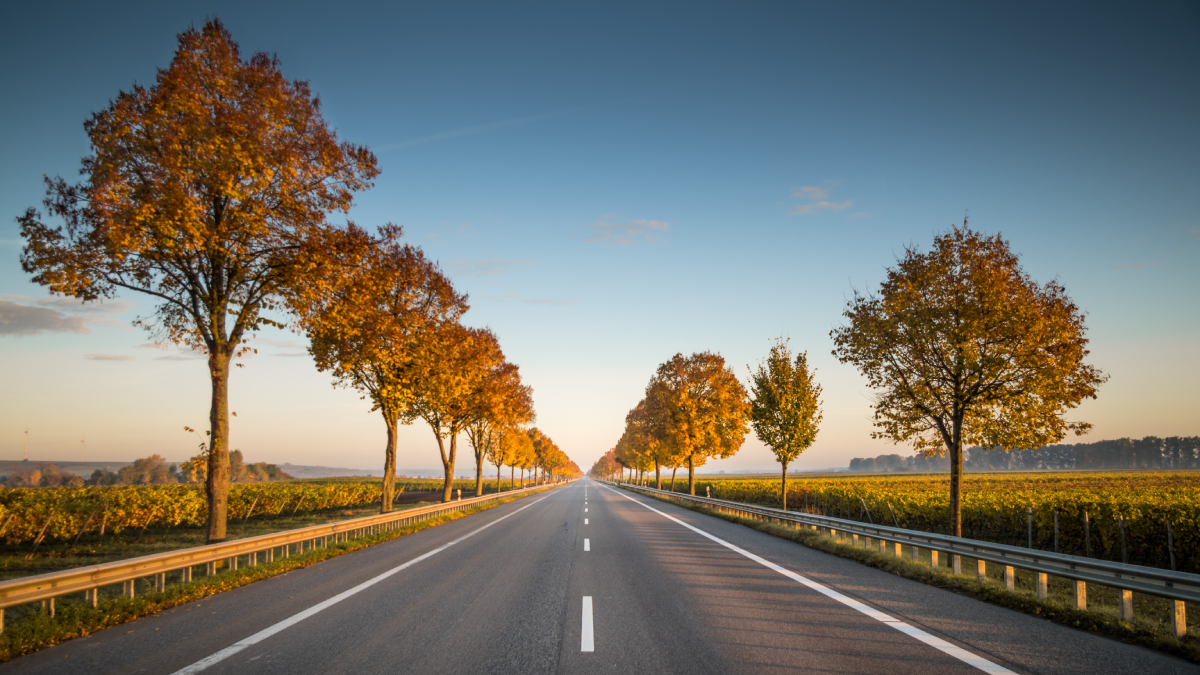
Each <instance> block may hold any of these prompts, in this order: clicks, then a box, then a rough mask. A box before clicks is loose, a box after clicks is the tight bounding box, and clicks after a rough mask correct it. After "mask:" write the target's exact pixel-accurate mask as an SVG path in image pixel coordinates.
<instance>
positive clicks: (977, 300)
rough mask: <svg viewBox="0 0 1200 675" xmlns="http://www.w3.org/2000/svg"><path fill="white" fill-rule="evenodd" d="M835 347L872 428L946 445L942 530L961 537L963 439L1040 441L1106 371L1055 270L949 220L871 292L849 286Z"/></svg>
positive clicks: (1015, 445) (1029, 444)
mask: <svg viewBox="0 0 1200 675" xmlns="http://www.w3.org/2000/svg"><path fill="white" fill-rule="evenodd" d="M845 316H846V318H847V319H849V321H850V323H849V325H846V326H842V327H840V328H836V329H834V330H833V331H832V332H831V333H830V336H831V337H832V338H833V343H834V346H835V348H834V350H833V354H834V356H836V357H837V358H838V359H839V360H840V361H842V362H843V363H850V364H853V365H854V366H856V367H857V368H858V370H859V372H861V373H862V374H863V375H864V376H866V378H867V383H868V384H869V385H870V386H871V387H872V388H874V389H877V390H878V391H879V393H878V394H876V397H875V403H874V406H873V407H874V409H875V426H876V428H877V429H878V431H875V432H872V434H871V436H872V437H873V438H887V439H891V440H893V441H895V442H897V443H900V442H907V443H912V444H913V447H914V449H916V450H917V451H918V452H923V453H925V454H927V455H936V454H941V453H943V452H948V453H949V454H950V522H949V526H950V533H951V534H953V535H954V536H956V537H959V536H962V476H963V444H964V443H968V444H971V445H981V446H984V447H992V448H1003V449H1004V450H1005V451H1010V450H1018V449H1022V448H1038V447H1041V446H1043V445H1047V444H1050V443H1056V442H1058V441H1060V440H1062V438H1063V437H1064V436H1065V435H1066V433H1067V432H1068V431H1070V432H1074V433H1075V434H1076V435H1080V434H1083V433H1085V432H1087V430H1088V429H1089V428H1090V427H1091V425H1090V424H1088V423H1086V422H1068V421H1067V420H1065V419H1064V418H1063V416H1064V415H1065V414H1066V412H1067V411H1068V410H1070V409H1072V408H1074V407H1076V406H1078V405H1079V403H1080V402H1081V401H1083V399H1085V398H1095V397H1096V390H1097V389H1098V388H1099V386H1100V384H1102V383H1103V382H1104V381H1105V380H1106V379H1107V377H1106V376H1105V375H1104V374H1103V373H1101V372H1100V370H1098V369H1097V368H1095V367H1093V366H1091V365H1088V364H1086V363H1084V358H1085V357H1086V356H1087V355H1088V349H1087V344H1088V341H1087V338H1086V337H1085V335H1086V327H1085V326H1084V313H1083V312H1082V311H1080V310H1079V308H1078V307H1076V306H1075V303H1073V302H1071V299H1070V298H1069V297H1067V291H1066V289H1065V288H1063V287H1062V285H1061V284H1059V283H1058V282H1057V281H1051V282H1049V283H1047V284H1045V285H1041V284H1038V283H1037V282H1036V281H1034V280H1033V279H1031V278H1030V277H1029V275H1027V274H1026V273H1025V272H1024V271H1023V270H1022V269H1021V265H1020V262H1019V260H1018V258H1017V255H1016V254H1014V253H1013V252H1012V251H1011V250H1010V249H1009V246H1008V242H1006V241H1004V239H1002V238H1001V237H1000V235H998V234H997V235H995V236H986V235H984V234H981V233H979V232H976V231H974V230H971V229H970V228H969V227H967V223H966V221H963V225H962V227H961V228H960V227H955V228H953V229H952V230H951V231H950V232H947V233H945V234H943V235H939V236H937V237H934V240H933V249H932V250H931V251H929V252H928V253H922V252H921V251H919V250H917V249H915V248H911V247H910V248H909V249H908V250H907V251H905V255H904V257H903V258H902V259H901V260H900V261H899V262H898V263H897V265H896V267H895V268H893V269H889V270H888V274H887V279H886V280H885V281H884V282H883V284H882V285H881V286H880V288H879V294H878V295H874V294H869V295H861V294H859V293H857V292H856V293H855V294H854V298H853V299H852V300H851V301H850V302H849V303H847V307H846V311H845Z"/></svg>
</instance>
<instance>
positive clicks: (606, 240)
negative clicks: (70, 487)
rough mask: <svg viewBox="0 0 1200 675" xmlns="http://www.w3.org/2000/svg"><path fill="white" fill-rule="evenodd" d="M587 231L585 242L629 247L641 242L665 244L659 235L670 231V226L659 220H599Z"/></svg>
mask: <svg viewBox="0 0 1200 675" xmlns="http://www.w3.org/2000/svg"><path fill="white" fill-rule="evenodd" d="M588 229H589V230H590V231H591V234H590V235H588V236H587V237H584V239H583V240H584V241H586V242H589V243H592V244H600V245H603V246H630V245H632V244H637V243H642V242H644V243H647V244H654V243H659V242H665V241H666V239H664V238H663V237H661V236H659V235H660V233H662V232H668V231H670V229H671V224H670V223H667V222H664V221H661V220H635V221H632V222H628V223H616V222H612V221H608V220H601V221H600V222H597V223H592V224H591V225H590V226H588Z"/></svg>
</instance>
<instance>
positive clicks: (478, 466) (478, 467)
mask: <svg viewBox="0 0 1200 675" xmlns="http://www.w3.org/2000/svg"><path fill="white" fill-rule="evenodd" d="M496 475H497V476H499V475H500V474H499V473H497V474H496ZM497 480H499V479H497ZM475 496H476V497H482V496H483V449H482V448H479V449H477V450H475Z"/></svg>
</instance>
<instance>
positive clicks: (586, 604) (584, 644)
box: [579, 595, 596, 652]
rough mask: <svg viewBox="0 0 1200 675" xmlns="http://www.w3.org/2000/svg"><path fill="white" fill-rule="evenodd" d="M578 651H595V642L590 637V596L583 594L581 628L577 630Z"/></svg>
mask: <svg viewBox="0 0 1200 675" xmlns="http://www.w3.org/2000/svg"><path fill="white" fill-rule="evenodd" d="M579 651H581V652H594V651H596V642H595V640H594V639H593V637H592V596H590V595H585V596H583V630H581V631H579Z"/></svg>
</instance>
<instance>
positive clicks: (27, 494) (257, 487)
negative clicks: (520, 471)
mask: <svg viewBox="0 0 1200 675" xmlns="http://www.w3.org/2000/svg"><path fill="white" fill-rule="evenodd" d="M504 483H505V485H506V488H507V487H508V481H504ZM495 486H496V482H495V480H492V481H485V482H484V487H485V489H486V488H491V489H490V490H486V491H487V492H493V491H495ZM441 487H442V480H441V479H399V480H397V481H396V490H397V492H398V493H399V496H400V497H403V496H404V493H405V492H408V493H412V492H428V493H434V492H436V491H440V490H441ZM454 487H455V488H456V489H461V490H462V493H463V496H464V497H466V496H471V495H474V494H475V481H474V480H469V481H468V480H459V481H455V483H454ZM381 491H382V479H381V478H374V479H371V478H354V479H346V478H334V479H312V480H298V481H284V482H277V483H276V482H272V483H235V484H234V485H232V486H230V489H229V521H230V523H231V525H232V523H234V522H235V521H245V520H252V519H262V518H278V517H281V516H285V515H287V516H294V515H297V514H305V513H314V512H321V511H328V510H331V509H352V508H364V507H369V506H371V505H372V504H375V505H378V504H379V499H380V497H381ZM437 498H440V497H432V496H431V497H430V499H429V501H433V500H434V499H437ZM376 508H378V507H377V506H376ZM207 519H208V506H207V502H206V500H205V496H204V486H203V485H119V486H118V485H111V486H84V487H59V488H22V489H13V490H0V541H3V543H4V544H6V545H10V546H11V545H16V544H22V543H32V542H35V541H40V542H43V543H49V542H55V541H68V540H78V539H89V538H93V537H103V536H104V535H118V534H121V533H123V532H125V531H127V530H134V531H145V530H146V529H149V528H197V527H204V525H205V523H206V522H207Z"/></svg>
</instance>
